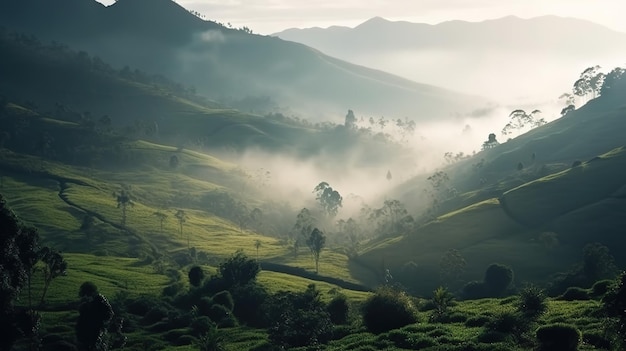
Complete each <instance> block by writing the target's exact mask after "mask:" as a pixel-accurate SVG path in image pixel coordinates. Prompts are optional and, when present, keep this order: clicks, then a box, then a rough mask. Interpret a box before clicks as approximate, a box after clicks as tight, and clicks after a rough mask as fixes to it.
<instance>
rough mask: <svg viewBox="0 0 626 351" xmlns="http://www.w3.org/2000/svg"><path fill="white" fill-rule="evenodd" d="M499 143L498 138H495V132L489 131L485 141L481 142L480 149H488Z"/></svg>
mask: <svg viewBox="0 0 626 351" xmlns="http://www.w3.org/2000/svg"><path fill="white" fill-rule="evenodd" d="M498 145H500V143H499V142H498V139H496V134H495V133H489V135H488V136H487V140H486V141H485V142H483V145H482V147H481V148H482V150H489V149H493V148H494V147H496V146H498Z"/></svg>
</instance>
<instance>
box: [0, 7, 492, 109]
mask: <svg viewBox="0 0 626 351" xmlns="http://www.w3.org/2000/svg"><path fill="white" fill-rule="evenodd" d="M0 26H4V27H6V28H8V29H11V30H15V31H18V32H24V33H29V34H34V35H36V36H37V37H39V38H41V39H42V40H46V41H56V42H61V43H65V44H68V45H70V46H71V47H73V48H75V49H77V50H85V51H87V52H89V54H91V55H93V56H98V57H100V58H102V59H104V60H105V61H107V62H110V63H111V64H112V65H114V66H115V67H119V68H121V67H124V66H125V65H128V66H130V67H133V68H139V69H141V70H143V71H147V72H152V73H158V74H163V75H166V76H168V77H171V78H172V79H175V80H176V81H179V82H183V83H184V84H186V85H188V86H194V87H195V88H196V89H197V90H198V92H200V93H202V94H203V95H206V96H209V97H211V98H214V99H224V98H228V99H230V100H237V99H243V98H247V97H270V98H271V99H272V100H274V101H276V103H277V104H278V105H280V106H286V107H289V108H290V109H291V110H292V111H294V112H297V113H300V114H303V115H305V116H307V117H308V118H310V119H312V120H316V121H319V120H329V119H330V120H335V121H337V120H339V119H340V117H339V118H338V117H336V114H337V113H338V111H341V112H342V113H343V111H345V110H347V109H354V110H357V111H361V113H363V114H370V115H381V114H382V115H387V116H394V117H396V116H397V117H402V116H412V117H413V118H415V119H416V120H433V119H439V118H449V117H451V116H454V115H456V114H459V113H460V114H462V113H465V112H467V111H469V110H471V109H472V107H476V106H479V105H481V104H482V102H483V101H484V100H483V99H479V98H476V97H472V96H468V95H463V94H459V93H455V92H452V91H448V90H445V89H441V88H437V87H435V86H431V85H425V84H418V83H415V82H412V81H409V80H406V79H403V78H400V77H397V76H393V75H390V74H387V73H384V72H381V71H376V70H372V69H369V68H365V67H362V66H357V65H353V64H350V63H347V62H344V61H341V60H338V59H335V58H332V57H329V56H327V55H324V54H322V53H321V52H319V51H317V50H314V49H311V48H309V47H306V46H304V45H301V44H296V43H291V42H286V41H283V40H280V39H278V38H274V37H269V36H259V35H253V34H250V33H247V32H244V31H241V30H233V29H228V28H225V27H223V26H221V25H219V24H217V23H214V22H211V21H204V20H201V19H199V18H197V17H196V16H194V15H192V14H190V13H189V12H187V11H186V10H185V9H183V8H182V7H180V6H178V5H177V4H175V3H174V2H173V1H171V0H158V1H147V0H121V1H118V2H116V3H115V4H114V5H111V6H109V7H104V6H102V5H101V4H99V3H97V2H96V1H75V0H70V1H63V2H61V3H56V2H49V1H42V0H28V1H17V0H10V1H4V2H3V3H2V4H1V5H0Z"/></svg>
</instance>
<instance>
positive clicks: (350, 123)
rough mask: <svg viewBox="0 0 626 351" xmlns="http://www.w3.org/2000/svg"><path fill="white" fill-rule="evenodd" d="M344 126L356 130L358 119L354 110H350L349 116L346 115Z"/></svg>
mask: <svg viewBox="0 0 626 351" xmlns="http://www.w3.org/2000/svg"><path fill="white" fill-rule="evenodd" d="M344 126H345V127H346V128H348V129H355V128H356V117H355V116H354V112H352V110H348V114H347V115H346V120H345V122H344Z"/></svg>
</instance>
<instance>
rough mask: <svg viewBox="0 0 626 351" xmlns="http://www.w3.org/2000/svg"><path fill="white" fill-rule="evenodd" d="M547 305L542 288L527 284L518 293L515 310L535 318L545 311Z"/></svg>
mask: <svg viewBox="0 0 626 351" xmlns="http://www.w3.org/2000/svg"><path fill="white" fill-rule="evenodd" d="M547 309H548V305H547V303H546V295H545V294H544V293H543V290H541V289H539V288H538V287H536V286H534V285H528V286H526V287H524V288H523V289H522V291H520V293H519V301H518V303H517V310H518V311H519V312H521V313H522V314H523V315H524V316H526V317H527V318H531V319H536V318H538V317H539V316H541V315H542V314H543V313H545V312H546V310H547Z"/></svg>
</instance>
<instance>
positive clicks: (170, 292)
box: [161, 283, 184, 297]
mask: <svg viewBox="0 0 626 351" xmlns="http://www.w3.org/2000/svg"><path fill="white" fill-rule="evenodd" d="M183 288H184V287H183V284H181V283H174V284H170V285H168V286H166V287H164V288H163V291H162V292H161V294H163V296H170V297H172V296H176V295H178V294H179V293H180V292H182V291H183Z"/></svg>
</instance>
